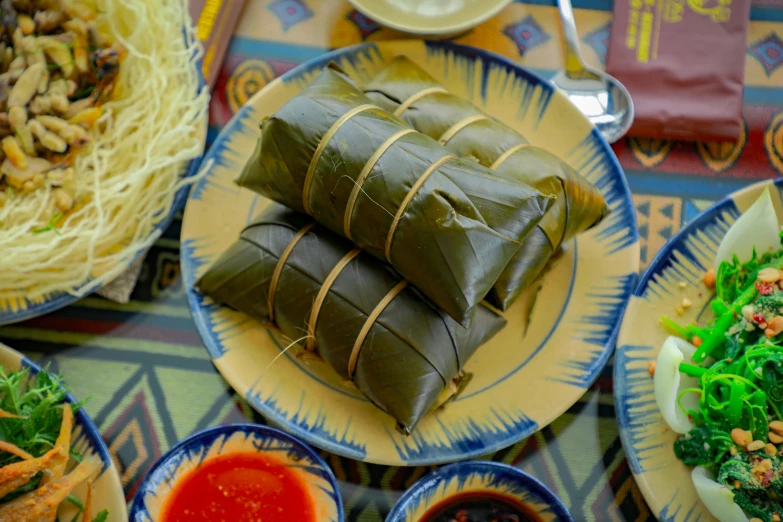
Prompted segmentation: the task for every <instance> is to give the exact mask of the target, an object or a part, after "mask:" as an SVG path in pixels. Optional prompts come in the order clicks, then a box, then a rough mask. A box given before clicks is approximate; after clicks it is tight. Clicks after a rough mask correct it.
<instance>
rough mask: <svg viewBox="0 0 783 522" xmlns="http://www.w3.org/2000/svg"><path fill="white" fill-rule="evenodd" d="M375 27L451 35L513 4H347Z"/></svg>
mask: <svg viewBox="0 0 783 522" xmlns="http://www.w3.org/2000/svg"><path fill="white" fill-rule="evenodd" d="M348 1H349V2H350V3H351V4H352V5H353V6H354V7H355V8H356V9H357V10H359V11H361V12H362V13H363V14H365V15H367V16H368V17H370V18H372V19H373V20H375V21H376V22H378V23H379V24H382V25H385V26H387V27H391V28H392V29H397V30H398V31H404V32H406V33H414V34H422V35H442V36H448V35H454V34H458V33H461V32H463V31H467V30H468V29H471V28H473V27H475V26H477V25H479V24H480V23H482V22H485V21H486V20H489V19H490V18H492V17H493V16H495V15H496V14H498V13H499V12H500V11H501V10H502V9H503V8H504V7H506V6H507V5H508V4H510V3H511V2H512V1H513V0H348Z"/></svg>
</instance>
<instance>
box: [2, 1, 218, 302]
mask: <svg viewBox="0 0 783 522" xmlns="http://www.w3.org/2000/svg"><path fill="white" fill-rule="evenodd" d="M98 9H99V11H100V12H102V13H103V16H105V19H106V22H107V23H106V24H105V27H106V28H107V29H108V32H109V33H110V34H111V35H112V36H113V38H114V39H115V41H117V42H119V43H120V44H122V46H123V47H124V48H125V49H127V54H126V56H125V57H124V59H123V61H122V63H121V66H120V76H119V80H118V85H117V88H118V92H119V95H118V97H117V99H114V100H112V101H111V102H109V103H107V104H105V105H104V106H103V111H104V112H103V116H102V117H101V119H100V120H99V122H98V124H96V125H95V127H94V128H93V130H92V131H90V132H91V135H92V138H93V141H92V143H91V144H90V145H89V146H88V147H86V148H85V149H84V150H83V151H82V152H80V154H79V156H78V157H77V159H76V162H75V165H74V167H75V170H76V179H75V182H74V188H75V193H76V200H77V202H86V203H84V204H83V206H80V207H79V206H77V209H78V210H75V211H73V212H71V213H70V214H69V215H68V216H67V218H66V219H65V221H64V223H61V225H60V227H59V234H57V233H55V232H54V231H48V232H43V233H39V234H35V233H33V230H35V229H40V228H43V227H45V226H46V223H47V220H48V218H47V216H46V214H45V210H46V207H47V204H48V202H49V199H50V191H48V190H40V191H37V192H34V193H32V194H29V195H26V196H21V195H18V194H17V195H15V196H14V197H12V198H11V199H10V200H8V201H7V202H6V203H5V205H4V206H2V207H0V299H7V298H17V297H27V298H31V299H36V298H39V297H41V296H43V295H45V294H47V293H50V292H52V291H66V292H71V293H73V294H76V295H84V294H86V293H88V292H89V291H91V290H92V289H93V288H94V287H95V286H96V284H97V283H99V282H100V283H102V282H106V281H109V280H111V279H113V278H115V277H116V276H117V275H119V274H120V273H121V272H122V271H123V270H125V269H126V268H127V267H128V266H129V264H130V263H131V261H132V260H133V258H134V257H135V256H136V255H137V254H138V253H139V252H141V251H144V250H145V249H147V248H149V246H151V244H152V243H153V242H154V241H155V239H156V238H157V234H152V235H151V231H152V229H153V228H154V227H155V225H156V224H157V223H158V222H159V221H160V220H161V219H162V218H163V217H165V216H166V215H167V214H168V213H169V211H170V210H171V207H172V204H173V200H174V195H175V194H176V192H177V190H178V189H179V188H180V187H182V186H183V185H184V184H187V183H192V181H193V180H192V179H191V180H182V179H181V177H180V175H181V174H182V173H183V170H184V168H185V166H186V164H187V161H188V160H191V159H193V158H196V157H198V156H199V154H200V153H201V151H202V147H203V143H204V138H205V135H206V124H207V107H208V104H209V94H208V92H207V90H206V89H205V88H199V83H198V65H197V61H196V59H197V56H200V55H201V48H200V45H199V44H198V43H197V41H196V39H195V30H194V29H193V28H192V24H191V23H190V19H189V15H188V14H187V8H186V4H185V2H184V0H168V1H161V0H102V1H99V2H98ZM185 22H187V25H188V27H189V29H188V30H187V31H184V32H183V30H182V27H183V24H184V23H185ZM99 129H100V130H99Z"/></svg>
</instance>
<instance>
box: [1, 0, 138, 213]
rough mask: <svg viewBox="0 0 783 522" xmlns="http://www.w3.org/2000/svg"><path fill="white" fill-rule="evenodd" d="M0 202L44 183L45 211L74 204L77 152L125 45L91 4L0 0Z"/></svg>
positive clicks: (112, 79) (112, 83) (113, 82)
mask: <svg viewBox="0 0 783 522" xmlns="http://www.w3.org/2000/svg"><path fill="white" fill-rule="evenodd" d="M0 13H1V14H2V16H1V17H0V22H1V23H2V25H0V34H1V35H2V38H0V140H2V141H1V142H0V143H2V148H1V149H0V161H2V164H1V165H0V205H2V204H3V203H4V202H5V200H6V199H7V198H8V197H9V196H10V197H13V195H14V193H15V192H20V193H22V194H26V193H29V192H32V191H34V190H36V189H40V188H43V187H45V186H46V185H49V186H50V187H51V188H52V189H53V190H52V198H50V201H49V208H48V209H47V211H46V215H48V216H51V215H52V214H54V213H55V212H56V211H57V210H59V212H67V211H68V210H70V209H71V208H72V207H73V206H74V194H73V190H71V189H70V187H69V184H70V183H71V182H72V181H73V179H74V176H75V175H76V173H75V172H74V169H73V164H74V156H75V154H76V153H77V152H78V151H79V150H80V149H82V148H83V147H84V146H85V145H87V144H88V143H89V141H90V137H89V135H88V132H87V131H88V130H89V129H91V128H92V127H93V126H94V125H95V124H96V122H97V121H98V119H99V118H100V116H101V104H102V103H104V102H106V101H108V99H109V97H110V96H111V94H112V91H113V90H114V87H115V85H116V80H117V75H118V74H119V63H120V58H121V56H122V54H123V51H122V48H121V47H120V46H119V45H117V44H115V43H113V42H111V41H110V39H109V38H107V37H106V32H105V31H102V30H101V28H100V27H99V24H98V10H97V7H96V6H95V5H92V3H91V2H87V1H85V2H81V1H76V0H0Z"/></svg>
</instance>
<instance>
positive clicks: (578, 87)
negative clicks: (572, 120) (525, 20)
mask: <svg viewBox="0 0 783 522" xmlns="http://www.w3.org/2000/svg"><path fill="white" fill-rule="evenodd" d="M557 4H558V7H559V9H560V19H561V20H562V21H563V36H564V37H565V47H564V50H565V60H566V68H565V70H563V71H560V72H558V73H557V74H556V75H555V77H554V78H552V83H554V84H555V85H556V86H557V87H558V88H559V89H560V90H561V91H563V93H564V94H565V95H566V96H568V98H569V99H570V100H571V102H572V103H573V104H574V105H576V106H577V108H578V109H579V110H580V111H582V113H584V115H585V116H587V117H588V118H589V119H590V121H592V122H593V124H594V125H595V126H596V127H597V128H598V131H599V132H600V133H601V134H602V135H603V137H604V138H605V139H606V141H608V142H609V143H614V142H615V141H617V140H619V139H620V138H622V137H623V135H624V134H625V133H626V132H628V129H630V128H631V123H633V114H634V113H633V101H632V100H631V95H630V93H629V92H628V89H626V88H625V86H624V85H623V84H622V83H620V82H619V81H618V80H617V79H616V78H614V77H613V76H610V75H608V74H606V73H605V72H603V71H599V70H598V69H594V68H592V67H589V66H588V65H586V64H585V61H584V59H583V58H582V54H581V53H580V52H579V35H578V34H577V32H576V23H575V22H574V11H573V9H572V8H571V0H558V1H557Z"/></svg>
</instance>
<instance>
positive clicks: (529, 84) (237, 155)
mask: <svg viewBox="0 0 783 522" xmlns="http://www.w3.org/2000/svg"><path fill="white" fill-rule="evenodd" d="M397 55H405V56H407V57H408V58H409V59H410V60H412V61H413V62H414V63H416V64H418V65H419V66H421V67H423V68H424V69H425V70H426V71H428V72H429V73H430V74H431V75H432V76H433V77H434V78H435V79H437V80H438V81H439V82H441V83H442V84H443V85H445V86H446V87H447V88H448V89H449V90H450V91H451V92H453V93H454V94H456V95H458V96H462V97H465V98H468V99H470V100H471V101H473V102H474V103H476V104H477V105H478V106H479V107H481V108H482V109H484V110H485V111H486V112H487V113H489V114H490V115H492V116H494V117H495V118H498V119H499V120H501V121H503V123H506V124H508V125H510V126H511V127H513V128H514V129H516V130H518V131H519V132H521V133H522V134H523V135H524V136H526V137H527V138H528V139H529V140H530V141H531V142H532V143H533V144H535V145H539V146H542V147H543V148H545V149H548V150H549V151H550V152H551V153H553V154H555V155H556V156H558V157H560V158H562V159H563V160H564V161H566V162H568V163H570V164H571V166H573V167H574V168H576V169H577V170H578V171H579V172H580V173H581V174H582V175H584V176H585V177H586V178H587V179H588V180H590V181H591V182H593V183H594V184H595V185H596V186H597V187H598V188H599V190H600V191H601V193H602V194H603V196H604V198H605V199H606V200H607V202H608V204H609V207H610V209H611V214H610V215H609V216H608V217H607V219H605V220H604V221H603V222H602V223H601V224H600V225H599V226H597V227H595V228H593V229H591V230H590V231H588V232H586V233H584V234H581V235H580V236H579V237H577V238H576V239H575V240H573V241H570V242H569V243H568V244H567V245H565V249H564V252H563V253H562V255H560V257H559V259H558V260H557V262H556V263H554V264H553V266H552V268H551V270H549V272H548V273H547V274H546V275H545V276H544V277H543V279H542V281H541V284H542V286H543V290H542V293H540V294H539V296H538V297H539V298H538V299H537V300H536V301H535V304H534V306H533V308H532V312H530V300H526V299H520V300H518V301H517V302H516V303H514V305H513V306H512V307H510V308H509V310H507V311H506V312H505V313H504V316H505V317H506V319H507V320H508V324H507V325H506V327H505V328H504V329H503V330H502V331H501V332H499V333H498V334H497V335H496V336H495V337H494V338H492V340H490V341H489V342H488V343H487V344H486V345H484V346H482V347H481V348H479V350H478V351H477V352H476V354H475V355H474V356H473V357H472V358H471V359H470V361H468V363H467V364H466V366H465V371H466V372H468V373H471V374H472V379H471V380H470V382H469V383H468V385H467V386H466V387H465V388H464V390H463V391H462V393H461V394H460V395H459V396H458V397H457V398H456V399H455V400H453V401H452V402H451V403H450V404H449V405H448V406H447V407H446V408H444V409H442V410H439V411H437V412H436V413H435V414H432V415H428V416H427V417H425V418H424V419H422V421H421V422H420V423H419V424H418V425H417V426H416V429H415V431H414V432H413V434H412V435H410V436H407V437H406V436H404V435H402V434H400V433H398V432H397V431H396V430H395V429H394V422H393V421H392V420H391V418H390V417H389V416H388V415H386V414H385V413H384V412H382V411H381V410H380V409H378V408H376V407H375V406H374V405H373V404H372V403H371V402H370V401H369V400H368V399H367V398H365V397H364V396H363V395H362V394H361V393H360V392H359V391H358V389H356V388H355V387H351V386H348V385H347V384H346V383H345V382H342V381H341V379H340V378H339V376H338V375H337V373H336V372H335V371H334V370H333V369H332V368H330V367H329V366H328V365H327V364H326V363H324V362H323V361H320V360H313V359H312V358H303V357H297V352H298V351H299V348H298V347H292V348H291V349H286V347H287V346H288V345H289V344H291V342H290V341H289V340H287V339H285V338H284V337H283V336H282V334H281V333H280V332H279V330H278V329H277V328H275V327H273V326H271V325H265V324H261V323H258V322H256V321H253V320H251V319H250V318H249V317H247V316H245V315H244V314H241V313H238V312H235V311H232V310H230V309H228V308H227V307H224V306H219V305H217V304H215V303H214V302H212V300H211V299H208V298H207V297H205V296H204V295H202V294H201V293H199V292H197V291H195V290H194V288H193V284H194V283H195V281H196V280H197V279H198V278H199V276H201V275H202V274H203V273H204V272H205V271H206V270H207V268H208V267H209V266H210V264H211V263H212V262H213V261H215V260H216V259H217V258H218V256H219V255H220V254H221V253H222V252H223V251H224V250H225V249H226V248H228V247H229V246H230V245H231V244H232V243H233V242H234V241H235V240H236V239H237V237H238V234H239V232H240V231H241V230H242V228H243V227H244V226H245V225H246V223H247V222H248V221H249V220H250V219H252V218H253V216H254V215H256V214H257V213H258V212H259V211H261V210H262V209H263V208H264V206H265V205H267V204H269V201H268V200H266V199H264V198H263V197H261V196H257V195H255V194H254V193H253V192H251V191H250V190H246V189H239V188H237V186H236V185H235V184H234V180H235V179H236V177H237V176H238V175H239V173H240V172H241V171H242V168H243V167H244V165H245V163H246V162H247V160H248V158H249V157H250V156H251V154H252V152H253V150H254V148H255V144H256V141H257V139H258V136H259V127H258V125H259V122H260V121H261V119H262V118H264V117H265V116H268V115H270V114H272V113H274V112H275V111H276V110H277V109H278V108H280V106H281V105H283V104H284V103H285V102H286V101H287V100H288V99H289V98H291V97H292V96H294V95H296V94H297V93H298V92H300V91H301V90H302V89H303V88H304V87H305V86H306V85H307V84H308V83H309V82H310V81H311V80H312V79H313V77H314V76H315V75H316V74H317V73H318V72H320V70H321V69H322V68H323V67H324V66H325V65H326V64H327V63H329V62H330V61H334V62H336V63H337V65H339V66H340V67H341V68H343V69H344V70H345V71H346V72H347V73H348V74H350V75H351V76H352V77H353V78H355V79H356V80H357V81H358V82H359V83H363V82H367V81H368V80H369V79H370V78H372V77H373V76H374V75H375V73H376V72H378V71H380V69H381V68H382V67H384V65H385V64H386V63H387V62H388V61H389V60H391V59H393V58H394V57H395V56H397ZM509 107H514V110H509ZM205 165H208V166H209V167H208V168H206V169H205V170H206V171H207V172H206V175H205V177H203V178H201V179H200V180H199V181H198V182H197V183H196V185H195V186H194V187H193V190H192V191H191V193H190V198H189V200H188V204H187V208H186V210H185V217H184V221H183V225H182V252H181V261H182V272H183V276H184V281H185V286H186V289H187V292H188V304H189V305H190V308H191V312H192V314H193V319H194V321H195V323H196V326H197V328H198V331H199V334H200V335H201V338H202V339H203V341H204V344H205V345H206V347H207V350H208V351H209V354H210V357H211V358H212V360H213V362H214V363H215V366H216V367H217V368H218V370H219V371H220V372H221V374H222V375H223V376H224V377H225V378H226V380H227V381H228V382H229V383H230V384H231V385H232V386H233V387H234V389H236V390H237V392H238V393H239V394H241V395H242V396H243V397H245V398H246V399H247V401H248V402H249V403H250V404H251V405H252V406H253V407H254V408H255V409H257V410H258V411H259V412H260V413H261V414H263V415H265V416H266V417H267V418H268V419H270V420H271V421H272V422H274V423H275V424H276V425H279V426H280V427H282V428H284V429H285V430H287V431H290V432H291V433H293V434H295V435H297V436H298V437H301V438H302V439H303V440H305V441H306V442H307V443H309V444H312V445H314V446H318V447H319V448H323V449H325V450H327V451H330V452H332V453H337V454H339V455H342V456H345V457H349V458H352V459H356V460H362V461H367V462H373V463H377V464H388V465H396V466H400V465H407V466H413V465H428V464H440V463H446V462H454V461H457V460H465V459H468V458H474V457H480V456H482V455H486V454H488V453H491V452H493V451H496V450H498V449H500V448H503V447H506V446H509V445H511V444H513V443H515V442H517V441H519V440H521V439H523V438H525V437H527V436H529V435H531V434H533V433H535V432H536V431H537V430H539V429H541V428H543V427H544V426H546V425H547V424H549V423H550V422H552V421H553V420H554V419H556V418H557V417H558V416H560V415H561V414H562V413H563V412H565V411H566V410H567V409H568V408H569V407H571V405H573V404H574V403H575V402H576V401H577V400H579V398H580V397H582V395H584V393H585V390H586V389H587V388H588V387H589V386H590V385H591V384H592V383H593V382H594V380H595V379H596V378H597V377H598V375H599V373H600V372H601V370H602V368H603V367H604V365H605V364H606V362H607V361H608V359H609V356H610V354H611V352H612V350H613V348H614V341H615V338H616V334H617V330H618V328H619V324H620V320H621V318H622V314H623V310H624V309H625V304H626V302H627V300H628V298H629V296H630V294H631V291H632V290H633V288H634V287H635V284H636V279H637V273H638V270H639V236H638V230H637V228H636V212H635V210H634V206H633V202H632V200H631V195H630V192H629V190H628V186H627V184H626V181H625V177H624V176H623V173H622V170H621V169H620V166H619V164H618V163H617V159H616V158H615V156H614V154H613V152H612V149H611V148H610V147H609V146H608V145H607V144H606V142H605V141H604V140H603V139H602V138H601V137H600V134H599V133H598V132H597V131H596V130H595V128H593V127H592V126H591V125H590V122H589V121H588V120H587V119H586V118H585V117H584V115H582V114H581V113H580V112H579V111H578V110H577V109H576V108H575V107H574V106H573V105H572V104H571V103H570V102H569V101H568V99H567V98H565V96H563V95H562V94H560V93H559V92H557V91H555V89H554V87H552V85H551V84H550V83H549V82H547V81H545V80H543V79H541V78H539V77H537V76H535V75H534V74H532V73H530V72H528V71H526V70H524V69H522V68H521V67H519V66H518V65H517V64H514V63H512V62H511V61H509V60H507V59H505V58H503V57H500V56H498V55H495V54H492V53H488V52H486V51H482V50H479V49H474V48H471V47H465V46H459V45H454V44H450V43H445V42H424V41H419V40H416V41H414V40H407V41H399V42H394V41H390V42H380V43H377V44H375V43H373V44H361V45H357V46H353V47H347V48H344V49H339V50H337V51H334V52H332V53H329V54H326V55H324V56H323V57H320V58H318V59H316V60H314V61H311V62H308V63H306V64H303V65H301V66H299V67H297V68H296V69H293V70H291V71H290V72H288V73H286V74H285V75H283V76H282V77H280V78H278V79H276V80H275V81H273V82H271V83H270V84H269V85H267V86H266V87H265V88H264V89H263V90H262V91H261V92H259V93H258V94H256V95H255V96H254V97H253V98H252V99H251V100H250V101H249V102H248V103H247V105H245V106H244V107H243V108H242V109H241V110H240V111H239V112H238V113H237V114H236V115H235V116H234V118H233V119H232V120H231V122H230V123H229V124H228V125H227V126H226V127H225V129H224V130H223V131H222V132H221V134H220V136H218V138H217V140H216V141H215V143H214V145H213V146H212V148H211V149H210V152H209V154H208V155H207V157H206V158H205ZM528 318H529V321H528ZM281 352H284V353H281Z"/></svg>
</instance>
